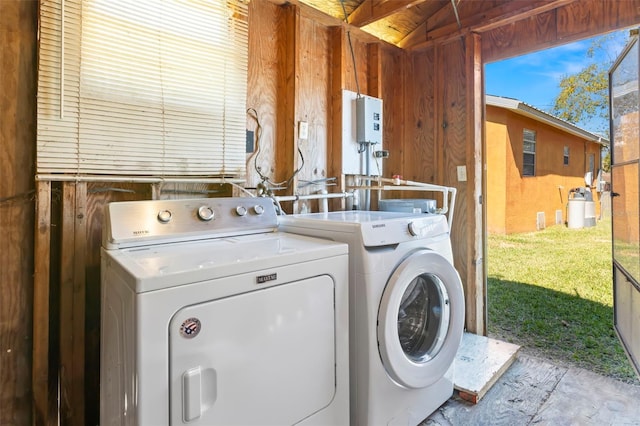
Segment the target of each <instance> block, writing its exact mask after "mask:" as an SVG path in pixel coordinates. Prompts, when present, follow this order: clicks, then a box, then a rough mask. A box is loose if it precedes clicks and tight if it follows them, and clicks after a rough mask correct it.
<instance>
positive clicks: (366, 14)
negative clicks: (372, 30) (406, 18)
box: [348, 0, 427, 27]
mask: <svg viewBox="0 0 640 426" xmlns="http://www.w3.org/2000/svg"><path fill="white" fill-rule="evenodd" d="M426 1H427V0H393V1H386V2H382V3H380V2H379V0H364V1H363V2H362V3H360V5H359V6H358V7H357V8H356V9H355V10H354V11H353V12H352V13H351V14H350V15H349V18H348V22H349V23H350V24H351V25H354V26H356V27H364V26H365V25H368V24H370V23H372V22H375V21H379V20H380V19H383V18H386V17H387V16H391V15H393V14H394V13H397V12H399V11H401V10H403V9H409V8H410V7H413V6H416V5H418V4H420V3H424V2H426Z"/></svg>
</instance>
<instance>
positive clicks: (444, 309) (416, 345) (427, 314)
mask: <svg viewBox="0 0 640 426" xmlns="http://www.w3.org/2000/svg"><path fill="white" fill-rule="evenodd" d="M448 329H449V295H448V293H447V289H446V288H445V287H444V284H443V283H442V281H441V280H440V278H438V277H437V276H436V275H433V274H421V275H418V276H417V277H415V278H414V279H413V280H412V281H411V283H410V284H409V286H408V287H407V289H406V290H405V292H404V295H403V296H402V299H401V300H400V309H399V310H398V338H399V340H400V346H401V347H402V350H403V351H404V353H405V354H406V355H407V357H408V358H409V359H410V360H411V361H414V362H426V361H428V360H429V359H431V358H433V357H434V356H436V354H437V353H438V351H439V350H440V348H442V344H443V343H444V338H445V336H446V334H447V330H448Z"/></svg>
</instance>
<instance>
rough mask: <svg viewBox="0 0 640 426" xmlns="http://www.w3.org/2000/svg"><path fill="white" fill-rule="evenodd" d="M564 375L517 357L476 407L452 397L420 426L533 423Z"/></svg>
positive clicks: (548, 365)
mask: <svg viewBox="0 0 640 426" xmlns="http://www.w3.org/2000/svg"><path fill="white" fill-rule="evenodd" d="M566 372H567V369H566V368H562V367H558V366H555V365H553V364H551V363H549V362H547V361H545V360H541V359H537V358H530V357H527V356H523V355H519V356H518V357H517V359H516V361H515V362H514V363H513V365H512V366H511V367H510V368H509V369H508V370H507V372H506V373H505V374H503V375H502V377H501V378H500V379H499V380H498V382H497V383H496V384H495V385H494V386H493V387H492V388H491V389H490V390H489V391H488V392H487V393H486V395H485V396H484V398H482V401H480V402H479V403H478V404H470V403H469V402H468V401H465V400H462V399H460V398H459V396H454V397H452V398H450V399H449V401H447V403H445V404H444V405H443V406H442V407H440V408H439V409H438V410H437V411H436V412H435V413H433V414H432V415H431V416H429V418H427V419H426V420H425V421H424V422H422V423H420V426H455V425H527V424H532V423H531V421H532V420H533V418H534V417H535V416H536V414H537V413H538V411H539V410H540V408H541V407H542V406H543V405H544V403H545V401H546V400H547V399H549V395H551V393H552V392H553V391H554V389H555V388H556V386H557V385H558V382H559V381H560V380H561V379H562V377H563V376H564V374H565V373H566Z"/></svg>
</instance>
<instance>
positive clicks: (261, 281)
mask: <svg viewBox="0 0 640 426" xmlns="http://www.w3.org/2000/svg"><path fill="white" fill-rule="evenodd" d="M277 279H278V274H277V273H273V274H269V275H258V276H257V277H256V283H258V284H264V283H268V282H269V281H275V280H277Z"/></svg>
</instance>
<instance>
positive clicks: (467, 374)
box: [454, 333, 520, 404]
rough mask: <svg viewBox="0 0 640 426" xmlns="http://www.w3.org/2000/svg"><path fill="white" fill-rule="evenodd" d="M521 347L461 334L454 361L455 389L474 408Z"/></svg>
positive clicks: (474, 335) (469, 334) (487, 338)
mask: <svg viewBox="0 0 640 426" xmlns="http://www.w3.org/2000/svg"><path fill="white" fill-rule="evenodd" d="M518 350H520V346H518V345H514V344H512V343H507V342H503V341H500V340H496V339H491V338H489V337H485V336H479V335H477V334H472V333H464V334H463V336H462V344H461V345H460V349H458V354H457V356H456V360H455V375H454V387H455V389H456V391H458V394H459V395H460V397H461V398H462V399H465V400H467V401H469V402H472V403H474V404H476V403H478V401H479V400H480V399H481V398H482V397H483V396H484V395H485V394H486V393H487V391H488V390H489V389H490V388H491V386H493V384H494V383H495V382H496V381H497V380H498V379H499V378H500V376H502V374H504V372H505V371H506V370H507V368H509V366H510V365H511V364H512V363H513V361H514V360H515V359H516V354H517V353H518Z"/></svg>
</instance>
